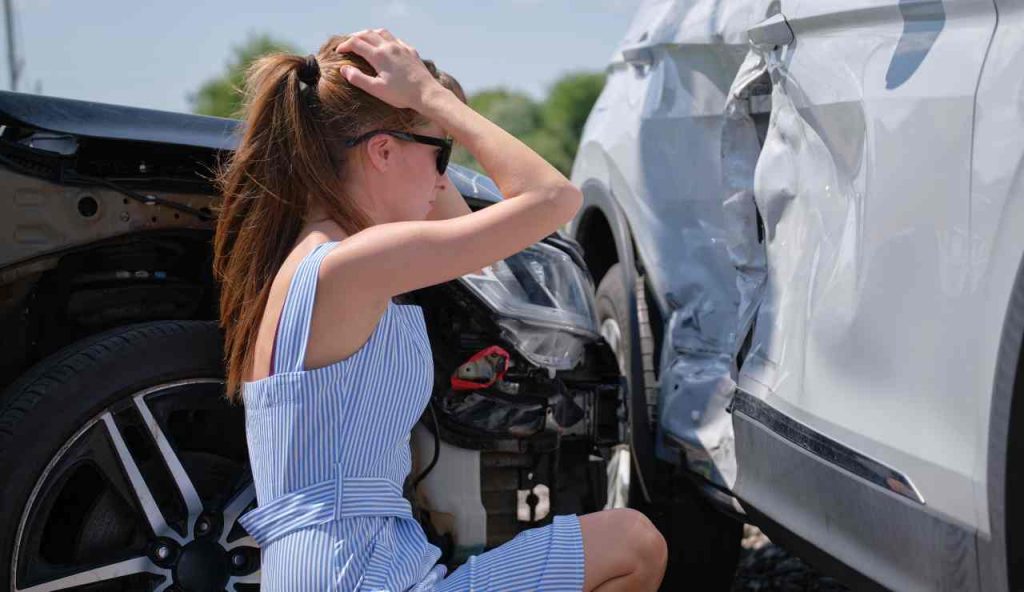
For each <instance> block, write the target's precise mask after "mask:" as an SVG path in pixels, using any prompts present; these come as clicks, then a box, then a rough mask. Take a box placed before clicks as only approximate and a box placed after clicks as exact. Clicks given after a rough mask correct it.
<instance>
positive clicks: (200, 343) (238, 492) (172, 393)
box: [0, 93, 630, 590]
mask: <svg viewBox="0 0 1024 592" xmlns="http://www.w3.org/2000/svg"><path fill="white" fill-rule="evenodd" d="M0 124H2V126H3V128H2V132H0V191H2V194H3V197H2V199H0V212H2V215H0V229H2V231H3V232H4V235H5V237H6V239H5V242H4V245H3V249H2V250H0V326H2V330H0V341H2V350H3V352H4V353H5V354H6V355H5V356H3V359H2V361H0V386H2V388H3V392H2V394H0V475H2V476H3V479H2V483H3V485H2V487H0V507H2V508H3V511H2V512H0V556H2V557H4V558H5V559H7V560H8V562H9V563H8V564H9V565H10V569H9V570H4V571H2V572H0V588H2V589H11V590H61V589H74V588H77V587H79V586H82V585H85V584H91V586H90V590H92V589H95V590H168V589H172V587H177V588H178V589H200V588H201V589H225V590H251V589H258V586H259V550H258V548H257V547H256V545H255V543H254V542H253V540H252V539H251V537H249V536H248V535H247V533H246V532H245V531H244V529H243V528H242V527H241V526H240V525H239V524H237V519H238V517H239V516H240V515H242V514H243V513H244V512H245V511H247V510H248V509H250V508H252V507H254V506H255V504H256V501H257V500H256V497H255V490H254V489H253V487H252V478H251V474H250V472H249V466H248V453H247V450H246V447H245V434H244V410H243V409H242V408H241V407H240V406H233V405H231V404H229V403H228V401H227V400H226V399H225V397H224V396H223V389H224V380H223V378H224V377H223V366H222V341H221V333H220V331H219V330H218V328H217V286H216V284H215V282H214V281H213V279H212V275H211V271H210V270H211V239H212V231H213V228H214V225H215V218H214V216H215V215H214V214H213V212H216V206H217V202H218V199H219V198H218V196H217V194H216V192H215V190H214V188H213V186H212V184H211V182H210V178H211V171H213V170H214V169H215V167H216V164H217V162H218V161H219V160H220V159H222V158H223V157H224V156H225V155H227V154H229V152H230V150H231V149H232V147H233V138H234V135H233V134H234V129H235V126H236V125H237V122H235V121H233V120H227V119H217V118H209V117H200V116H192V115H184V114H176V113H165V112H158V111H149V110H144V109H135V108H128V107H119V106H112V105H100V104H95V103H87V102H82V101H71V100H66V99H55V98H45V97H37V96H31V95H22V94H17V93H0ZM448 172H449V176H450V178H451V179H452V181H453V182H454V183H455V185H456V187H457V188H458V189H459V190H460V192H461V193H462V194H463V196H464V197H465V199H466V200H467V203H468V204H469V205H470V207H471V209H474V210H475V209H479V208H483V207H487V206H488V205H490V204H493V203H495V202H497V201H498V200H500V199H501V196H500V193H499V192H498V190H497V188H496V187H495V186H494V184H493V183H492V182H491V181H490V180H489V179H488V178H487V177H485V176H483V175H480V174H478V173H475V172H473V171H471V170H469V169H465V168H462V167H458V166H456V165H452V166H451V167H450V168H449V171H448ZM582 261H583V260H582V256H581V252H580V249H579V247H578V245H576V244H575V243H574V242H573V241H571V240H570V239H568V238H567V237H565V236H564V235H562V234H561V233H556V234H554V235H552V236H549V237H547V238H546V239H544V240H543V241H541V242H539V243H537V244H535V245H533V246H531V247H529V248H527V249H526V250H524V251H523V252H521V253H518V254H516V255H515V256H513V257H510V258H508V259H506V260H503V261H499V262H496V263H495V264H493V265H491V266H488V267H487V268H484V269H482V270H480V273H477V274H471V275H467V276H464V277H462V278H459V279H458V280H455V281H452V282H449V283H446V284H441V285H436V286H432V287H429V288H425V289H422V290H418V291H416V292H414V293H411V294H407V295H405V298H406V299H408V300H409V301H411V302H415V303H416V304H420V305H421V306H423V308H424V312H425V318H426V321H427V326H428V333H429V335H430V339H431V346H432V349H433V355H434V361H435V372H434V376H435V385H434V391H433V396H432V399H431V402H430V404H429V405H428V407H427V409H426V410H425V412H424V415H423V417H422V418H421V420H420V422H419V423H418V424H417V425H416V427H415V429H414V430H413V433H412V434H411V436H410V441H411V447H412V457H413V458H412V467H413V468H412V471H411V473H410V475H409V478H408V479H407V480H406V484H405V493H406V496H407V497H408V498H409V499H410V500H411V501H412V502H413V507H414V508H415V511H416V514H417V517H418V519H419V520H420V522H421V524H422V525H423V527H424V529H425V530H426V532H427V534H428V537H429V538H430V539H431V541H432V542H434V543H435V544H437V545H438V546H439V547H440V548H441V549H442V551H443V556H442V561H443V562H445V563H446V564H448V566H449V567H450V568H451V567H454V566H455V565H458V564H459V563H461V562H463V561H465V560H466V559H467V558H468V557H469V556H470V555H472V554H474V553H478V552H480V551H482V550H485V549H487V548H491V547H494V546H496V545H498V544H501V543H503V542H505V541H507V540H509V539H511V538H512V537H513V536H515V534H517V533H518V532H519V531H521V530H523V529H525V528H529V527H533V526H537V525H541V524H545V523H547V522H550V520H551V518H552V517H553V516H554V515H555V514H559V513H568V512H577V513H582V512H588V511H592V510H596V509H601V508H604V507H613V506H616V505H622V504H623V503H624V499H625V496H624V494H623V493H622V492H623V490H624V489H628V486H629V483H628V479H629V470H628V468H629V458H630V455H629V446H628V442H629V433H628V428H627V427H626V426H627V425H628V417H627V410H626V408H625V406H624V397H623V392H622V391H623V386H624V382H623V380H622V378H621V376H620V374H619V370H618V366H617V362H616V359H615V356H614V354H613V353H612V351H611V349H610V348H609V347H608V345H607V343H606V342H605V341H604V340H603V339H602V338H601V337H600V335H599V333H598V330H597V326H596V315H595V312H594V311H595V308H594V286H593V281H592V280H591V278H590V276H589V274H588V273H587V272H586V270H585V267H584V266H583V263H582ZM372 420H373V418H367V421H372Z"/></svg>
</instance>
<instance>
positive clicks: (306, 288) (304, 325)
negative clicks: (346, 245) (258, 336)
mask: <svg viewBox="0 0 1024 592" xmlns="http://www.w3.org/2000/svg"><path fill="white" fill-rule="evenodd" d="M339 242H340V241H328V242H325V243H320V244H319V245H317V246H316V248H315V249H313V251H312V252H311V253H309V254H308V255H306V256H305V257H304V258H303V259H302V261H301V262H300V263H299V267H298V269H296V270H295V274H294V275H293V276H292V281H291V283H290V284H289V285H288V292H287V294H285V298H284V309H283V310H282V311H281V321H280V325H279V328H278V333H279V335H278V336H277V345H276V346H275V351H274V374H278V373H279V372H299V371H301V370H302V369H303V368H302V363H303V361H304V360H305V359H306V344H307V342H308V341H309V329H310V322H311V321H312V320H313V300H314V298H315V297H316V284H317V272H318V271H319V269H320V262H321V261H323V260H324V257H326V256H327V253H329V252H330V251H331V249H332V248H334V246H335V245H337V244H338V243H339Z"/></svg>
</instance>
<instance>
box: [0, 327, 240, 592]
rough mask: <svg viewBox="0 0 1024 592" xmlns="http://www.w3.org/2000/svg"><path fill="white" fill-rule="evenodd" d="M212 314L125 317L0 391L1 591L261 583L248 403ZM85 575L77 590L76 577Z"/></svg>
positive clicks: (235, 586)
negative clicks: (249, 516) (246, 525)
mask: <svg viewBox="0 0 1024 592" xmlns="http://www.w3.org/2000/svg"><path fill="white" fill-rule="evenodd" d="M221 343H222V342H221V335H220V333H219V331H218V329H217V326H216V323H213V322H196V321H161V322H151V323H144V324H139V325H131V326H126V327H121V328H117V329H114V330H111V331H108V332H106V333H103V334H100V335H97V336H94V337H90V338H88V339H86V340H83V341H80V342H78V343H75V344H72V345H70V346H68V347H66V348H64V349H63V350H61V351H58V352H57V353H55V354H53V355H51V356H50V357H48V358H46V359H44V360H43V361H41V362H39V363H38V364H37V365H36V366H34V367H33V368H32V369H31V370H29V371H28V372H27V373H26V374H25V375H23V376H22V377H21V378H19V379H18V380H17V381H16V382H15V383H13V384H12V385H10V387H9V388H7V389H6V391H5V392H4V393H3V395H2V398H0V474H2V475H4V483H3V485H2V489H0V507H2V508H3V512H2V513H0V557H3V558H5V559H8V560H9V563H7V565H9V566H10V569H9V570H4V571H3V572H2V573H0V589H4V590H8V589H9V590H17V591H22V592H27V591H34V590H63V589H83V590H84V589H88V590H90V591H113V590H237V591H242V590H255V589H258V582H259V549H258V548H257V546H256V544H255V542H254V541H253V540H252V538H251V537H249V536H248V534H247V533H246V532H245V530H244V529H242V527H241V526H240V525H239V524H237V518H238V517H239V516H240V515H241V514H243V513H244V512H245V511H246V510H247V509H248V508H250V507H251V506H253V505H254V504H255V497H256V496H255V490H254V488H253V484H252V477H251V473H250V471H249V466H248V454H247V449H246V441H245V432H244V412H243V409H242V407H241V406H239V405H231V404H230V403H229V402H228V401H227V400H226V399H225V397H224V395H223V393H224V381H223V366H222V358H221ZM80 587H81V588H80Z"/></svg>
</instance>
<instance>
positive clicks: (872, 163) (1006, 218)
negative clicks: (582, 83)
mask: <svg viewBox="0 0 1024 592" xmlns="http://www.w3.org/2000/svg"><path fill="white" fill-rule="evenodd" d="M773 15H774V18H772V19H771V20H768V21H767V24H762V23H765V22H766V19H769V17H773ZM787 27H788V29H787ZM788 34H791V37H790V38H786V37H787V35H788ZM748 39H754V40H757V41H759V43H756V44H755V43H748ZM1021 72H1024V8H1021V7H1020V5H1019V3H1017V2H1011V1H1010V0H946V1H945V2H942V1H940V0H790V1H786V0H782V1H781V2H778V1H776V2H767V1H760V0H735V1H728V0H726V1H715V0H707V1H702V0H696V1H692V2H684V1H678V2H672V1H652V2H645V3H643V4H642V5H641V6H640V8H639V9H638V11H637V16H636V18H635V19H634V22H633V23H632V24H631V26H630V29H629V32H628V33H627V35H626V39H625V40H624V42H623V43H622V44H621V46H620V47H619V48H618V49H617V51H616V52H615V54H614V55H613V59H612V63H611V65H610V66H609V75H608V81H607V84H606V88H605V91H604V92H603V93H602V95H601V97H600V98H599V99H598V102H597V104H596V105H595V107H594V110H593V112H592V114H591V117H590V119H589V120H588V122H587V125H586V127H585V129H584V134H583V140H582V142H581V146H580V150H579V153H578V156H577V160H576V163H575V164H574V167H573V181H574V182H576V183H577V184H579V185H581V186H583V187H584V189H585V193H586V191H587V190H588V188H589V189H590V190H591V191H604V192H607V193H608V194H609V195H611V196H612V198H613V199H614V201H615V203H616V204H617V205H618V206H620V207H621V209H622V213H623V215H624V216H625V218H626V220H627V221H628V226H629V228H630V229H631V231H632V237H631V238H632V239H633V241H634V242H635V245H636V251H637V257H638V259H640V260H641V261H642V265H643V268H644V270H645V273H646V275H647V280H648V282H649V284H650V286H651V288H652V291H653V292H654V296H655V300H656V301H657V302H658V305H659V307H660V309H661V310H662V311H663V312H664V315H665V327H664V346H663V347H662V357H661V360H660V370H661V393H660V397H659V401H658V403H659V404H658V413H659V415H658V438H657V440H656V442H657V450H658V454H659V456H661V457H662V458H665V459H667V460H668V459H673V458H674V457H673V451H671V450H670V449H669V448H667V447H666V445H665V443H666V442H675V443H678V444H679V445H681V446H682V448H683V449H684V450H685V451H686V462H687V463H688V465H689V468H690V469H691V470H693V471H695V472H697V473H699V474H701V475H703V476H704V477H706V478H707V479H709V480H710V481H712V482H714V483H716V484H717V485H719V486H722V487H725V488H727V489H729V490H731V491H733V492H734V493H735V494H736V495H737V496H738V497H739V498H740V499H742V500H743V501H744V503H749V504H750V505H751V506H754V507H756V508H757V510H758V512H761V513H763V514H764V515H765V516H767V517H768V518H769V519H771V520H772V521H774V522H776V523H778V524H781V525H782V526H784V527H785V528H786V529H788V530H790V531H792V532H793V533H795V534H796V535H798V536H799V537H801V538H803V539H805V540H806V541H809V542H810V543H812V544H813V545H815V546H816V547H818V548H819V549H821V550H824V551H825V552H826V553H828V554H830V555H832V556H834V557H836V558H838V559H839V560H840V561H841V562H843V563H845V564H846V565H848V566H850V567H852V568H854V569H855V570H856V571H859V572H860V573H862V574H866V575H868V576H869V577H870V578H872V579H874V580H875V581H877V582H881V583H883V584H884V585H887V586H890V587H893V588H896V589H908V590H910V589H1000V588H999V587H998V584H991V583H987V584H986V583H983V581H984V580H986V578H988V577H989V576H991V573H989V572H985V570H984V569H982V572H983V573H979V571H978V570H979V568H978V565H979V563H982V564H984V562H982V561H981V560H980V559H978V557H977V553H979V551H978V550H977V548H976V546H984V544H985V542H986V541H991V540H992V537H993V536H994V535H993V528H994V527H993V520H1001V519H1002V518H1001V512H1002V510H1001V509H1000V510H998V514H999V515H998V516H997V517H996V518H993V517H992V512H996V510H994V509H993V508H991V507H990V502H991V499H992V487H994V486H993V484H992V483H991V474H992V467H993V466H995V465H998V463H999V462H1003V459H999V458H995V459H993V458H991V445H990V444H991V443H990V430H991V429H992V427H991V426H990V419H991V417H990V416H991V411H992V409H993V402H992V399H993V390H994V379H995V374H996V366H997V362H998V356H999V347H1000V340H1001V338H1002V336H1003V334H1004V328H1005V325H1006V322H1007V307H1008V303H1009V301H1010V295H1011V293H1012V291H1013V289H1014V281H1015V278H1016V277H1017V270H1018V267H1019V266H1020V265H1021V261H1022V256H1024V255H1022V254H1024V232H1022V229H1024V199H1022V195H1021V193H1022V189H1024V185H1022V183H1024V109H1022V108H1021V105H1022V104H1024V80H1022V76H1021ZM764 73H767V74H768V75H770V76H771V79H772V86H771V97H770V99H769V98H768V97H754V98H752V99H751V98H749V97H748V96H747V94H746V93H748V92H750V90H751V88H754V87H755V86H756V84H757V83H758V80H759V77H760V76H761V75H762V74H764ZM759 106H762V107H764V108H765V109H768V108H770V117H771V123H770V125H769V126H768V129H767V135H766V136H764V138H763V139H762V140H763V142H762V141H759V139H758V135H757V130H756V126H755V125H754V123H753V122H752V120H751V116H750V113H751V110H752V109H753V110H754V111H755V112H756V110H757V109H758V107H759ZM762 143H763V146H762ZM755 204H756V208H755ZM759 217H760V219H761V220H762V221H763V231H764V235H763V237H761V239H760V240H759V236H758V218H759ZM754 319H756V322H755V323H754V325H753V327H754V333H753V336H752V341H751V344H750V349H749V352H748V353H747V356H746V358H745V360H744V361H743V365H742V369H741V370H740V371H737V369H736V364H735V360H736V357H737V354H738V352H739V351H740V349H741V345H742V343H743V339H744V338H745V337H746V336H747V333H748V330H749V328H750V327H751V322H752V321H753V320H754ZM737 388H738V389H739V390H740V391H742V392H743V393H745V394H746V395H747V397H748V399H747V400H748V401H751V400H752V401H754V403H755V404H757V405H760V406H761V407H760V408H761V409H764V410H766V411H768V412H770V413H774V414H777V415H778V416H780V417H784V418H787V420H788V421H791V422H792V423H793V424H794V425H797V426H799V427H800V428H801V429H806V430H808V433H813V434H814V435H815V436H816V437H821V438H822V440H823V441H828V442H833V443H835V444H837V445H838V446H840V447H841V448H843V449H844V450H845V451H847V452H848V453H850V454H853V455H855V456H856V458H859V459H861V460H864V461H865V462H864V464H863V465H857V466H856V467H855V469H860V468H864V467H867V468H866V469H864V470H865V471H867V472H871V471H872V470H875V471H877V470H878V469H879V468H881V469H884V470H891V471H893V474H894V475H898V476H901V477H905V481H901V480H899V479H895V480H893V481H894V482H893V481H885V480H882V481H880V482H871V481H870V480H865V479H862V478H861V479H860V480H859V481H857V479H858V478H860V477H863V474H858V473H857V471H854V472H852V473H851V472H850V470H848V469H849V467H850V466H852V465H850V464H849V462H854V463H856V462H857V461H856V460H855V461H849V459H847V461H846V462H847V463H848V464H847V465H846V466H843V464H842V463H841V462H837V461H836V459H835V458H831V459H830V458H825V457H827V455H822V454H821V453H820V452H816V451H815V450H813V449H812V448H813V447H812V448H808V447H807V446H804V447H803V448H801V447H800V446H794V445H793V443H792V441H788V442H787V441H785V438H781V439H780V438H779V437H778V434H771V433H769V432H770V431H771V430H766V431H765V433H764V434H761V433H759V432H758V430H763V428H764V425H761V424H758V425H754V423H751V422H750V421H747V420H749V417H746V416H744V415H743V413H739V414H737V413H734V414H732V415H730V414H729V413H727V411H726V406H727V405H728V404H729V403H730V401H732V400H733V392H734V391H735V390H736V389H737ZM997 408H1001V407H997ZM737 418H740V420H741V421H740V423H736V422H735V421H734V420H737ZM744 418H745V419H744ZM744 421H746V423H743V422H744ZM741 424H742V426H741ZM734 426H737V427H736V428H735V429H737V430H738V429H739V427H743V431H742V433H741V432H739V431H737V432H734ZM752 426H753V427H752ZM736 438H740V439H742V438H746V439H747V440H746V442H743V441H740V440H737V439H736ZM787 446H788V447H789V448H787ZM769 449H770V451H769ZM789 449H791V450H790V451H789V452H785V451H786V450H789ZM776 454H778V455H786V454H789V455H790V457H791V459H792V461H793V464H792V466H791V467H790V468H791V469H793V470H799V471H806V472H804V473H799V472H798V473H790V474H785V473H784V472H781V471H782V469H783V468H784V465H785V463H780V464H779V465H778V466H775V467H768V466H764V464H765V460H766V459H770V458H775V457H772V456H771V455H776ZM744 463H747V464H746V465H745V464H744ZM751 463H757V466H755V464H751ZM1004 464H1005V463H1004ZM818 465H821V466H822V467H824V466H830V467H831V468H829V469H828V471H825V470H824V469H821V467H819V466H818ZM819 469H820V470H821V471H824V472H818V471H819ZM884 470H883V471H881V472H880V473H879V474H883V473H884V472H885V471H884ZM829 471H831V472H829ZM812 475H814V476H813V478H812ZM847 479H853V481H847ZM880 483H881V485H880ZM798 485H799V486H798ZM861 486H863V488H861ZM858 500H861V501H862V502H863V503H860V502H859V501H858ZM886 521H888V527H887V526H886V524H884V522H886ZM975 537H977V538H978V540H979V541H980V542H979V543H978V545H975V543H974V542H973V541H974V540H975ZM894 548H902V549H906V550H907V551H908V553H907V554H906V555H907V556H903V557H900V556H894V555H898V554H894V553H892V550H893V549H894ZM952 556H955V559H951V557H952ZM995 579H996V580H1000V578H995ZM1001 581H1002V582H1003V585H1005V578H1001ZM993 586H995V587H993Z"/></svg>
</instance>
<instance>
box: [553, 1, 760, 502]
mask: <svg viewBox="0 0 1024 592" xmlns="http://www.w3.org/2000/svg"><path fill="white" fill-rule="evenodd" d="M770 4H771V2H770V1H769V0H742V1H731V2H722V1H717V0H698V1H694V2H665V1H651V2H645V3H643V4H642V5H641V6H640V8H639V9H638V12H637V15H636V17H635V19H634V21H633V22H632V24H631V25H630V28H629V33H627V35H626V39H625V40H624V41H623V43H622V45H621V46H620V48H619V50H618V52H617V54H616V58H614V59H615V61H614V63H613V64H612V66H611V67H610V68H609V72H608V79H607V82H606V86H605V90H604V92H603V93H602V95H601V97H600V98H599V99H598V101H597V103H596V104H595V106H594V110H593V111H592V113H591V116H590V118H589V119H588V122H587V125H586V128H585V129H584V133H583V137H584V140H583V142H582V144H581V147H580V150H579V156H578V157H577V159H576V162H575V164H574V170H573V179H574V181H577V182H581V183H582V182H583V181H588V182H593V181H596V182H599V183H600V184H602V185H603V186H604V187H606V190H607V191H609V192H610V193H611V194H612V195H613V196H614V199H615V201H616V203H617V204H618V205H619V206H620V207H621V208H622V209H623V211H624V213H625V215H626V217H627V219H628V220H629V221H630V225H631V227H632V228H633V229H634V233H633V238H634V239H635V241H636V248H637V251H638V253H639V255H640V258H641V259H642V260H643V262H644V265H645V266H646V267H647V269H649V270H651V271H650V273H648V275H647V279H648V281H649V282H650V283H651V289H652V296H653V297H654V299H655V300H656V301H657V302H658V304H659V307H660V309H661V310H663V311H666V315H665V322H666V325H665V328H664V335H665V340H664V344H665V345H664V347H663V348H662V359H661V360H660V365H661V386H660V393H659V397H658V410H659V412H658V419H659V424H658V432H659V437H658V438H657V439H656V442H657V445H656V453H657V454H658V455H659V456H660V457H662V458H665V459H667V460H674V459H675V458H676V455H677V453H676V452H674V451H672V450H669V449H668V448H667V447H666V446H665V445H664V442H663V438H662V437H660V436H662V435H664V434H669V435H671V436H672V440H673V441H674V442H675V443H676V444H682V445H683V446H684V448H685V449H686V451H687V460H688V462H689V465H690V468H691V469H692V470H694V471H696V472H698V473H700V474H703V475H705V476H706V477H708V478H709V479H712V480H714V481H716V482H718V483H720V484H723V485H726V486H728V485H730V484H731V482H732V479H733V475H734V474H735V461H734V457H733V452H732V424H731V421H730V418H729V416H728V414H727V413H726V411H725V408H726V405H727V404H728V401H729V399H730V397H731V395H732V392H733V388H734V386H735V382H734V377H735V369H734V363H733V359H734V357H735V353H736V350H737V349H738V347H739V345H740V341H741V339H742V335H741V334H740V333H738V331H737V315H738V307H739V306H740V302H741V291H740V289H739V288H738V286H737V279H736V271H735V269H734V267H733V261H732V258H731V257H730V253H729V244H730V240H731V239H730V236H732V234H733V233H732V232H730V231H729V229H728V228H727V226H728V225H729V224H732V223H733V222H731V221H730V220H729V219H728V218H727V216H726V215H725V211H724V209H723V206H722V199H723V198H722V196H723V194H724V192H725V191H726V189H725V188H724V187H723V185H722V180H723V170H722V169H723V161H722V150H723V145H722V141H723V133H722V129H723V125H724V123H725V120H726V113H725V108H726V103H727V100H726V99H727V93H728V90H729V88H730V84H731V83H732V81H733V79H734V77H735V75H736V72H737V70H738V68H739V67H740V64H741V63H742V61H743V58H744V56H745V55H746V53H747V42H746V31H747V29H748V28H749V26H750V25H751V24H753V23H757V22H759V21H760V20H761V19H762V18H763V17H764V15H765V14H766V13H767V10H768V8H767V7H768V5H770ZM638 46H641V47H645V48H647V51H648V52H649V53H648V55H647V56H646V57H645V58H644V59H641V60H634V61H631V62H629V63H626V62H623V61H621V60H622V59H623V56H622V53H621V52H622V50H623V49H629V48H634V47H638Z"/></svg>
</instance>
